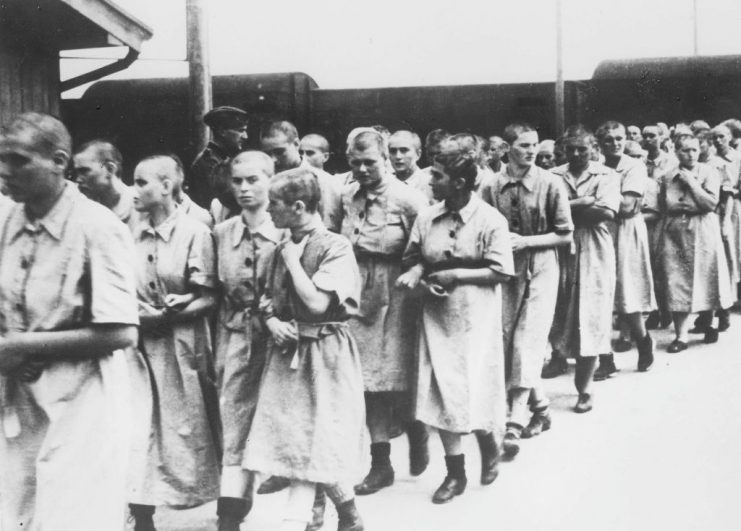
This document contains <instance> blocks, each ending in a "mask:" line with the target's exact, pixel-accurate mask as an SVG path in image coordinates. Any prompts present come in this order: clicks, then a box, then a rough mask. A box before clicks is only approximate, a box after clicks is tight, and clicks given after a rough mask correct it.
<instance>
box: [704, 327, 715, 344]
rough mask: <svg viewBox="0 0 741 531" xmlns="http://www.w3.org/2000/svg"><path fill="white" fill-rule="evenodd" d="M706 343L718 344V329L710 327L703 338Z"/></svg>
mask: <svg viewBox="0 0 741 531" xmlns="http://www.w3.org/2000/svg"><path fill="white" fill-rule="evenodd" d="M703 342H704V343H717V342H718V329H717V328H713V327H710V328H708V329H707V330H706V331H705V337H704V338H703Z"/></svg>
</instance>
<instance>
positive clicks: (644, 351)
mask: <svg viewBox="0 0 741 531" xmlns="http://www.w3.org/2000/svg"><path fill="white" fill-rule="evenodd" d="M653 364H654V340H653V339H652V338H651V335H650V334H649V333H648V332H646V336H645V337H644V338H643V339H639V340H638V370H639V371H640V372H646V371H647V370H649V369H650V368H651V365H653Z"/></svg>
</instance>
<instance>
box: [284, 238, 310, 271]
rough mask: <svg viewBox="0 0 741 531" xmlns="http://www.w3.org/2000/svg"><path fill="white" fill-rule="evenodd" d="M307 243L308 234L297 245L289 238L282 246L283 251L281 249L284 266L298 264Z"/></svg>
mask: <svg viewBox="0 0 741 531" xmlns="http://www.w3.org/2000/svg"><path fill="white" fill-rule="evenodd" d="M307 241H309V235H308V234H307V235H306V236H304V237H303V238H302V239H301V241H300V242H298V243H295V242H294V241H293V240H292V239H290V238H289V240H288V241H287V242H286V243H285V244H284V245H283V249H281V255H282V256H283V260H284V261H285V263H286V265H289V264H296V263H300V260H301V255H303V254H304V249H305V248H306V242H307Z"/></svg>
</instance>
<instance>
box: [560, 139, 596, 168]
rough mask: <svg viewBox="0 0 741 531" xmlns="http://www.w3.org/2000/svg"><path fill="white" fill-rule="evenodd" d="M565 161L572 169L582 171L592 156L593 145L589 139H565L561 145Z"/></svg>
mask: <svg viewBox="0 0 741 531" xmlns="http://www.w3.org/2000/svg"><path fill="white" fill-rule="evenodd" d="M563 150H564V153H565V154H566V160H567V161H568V163H569V166H571V167H573V168H574V169H579V170H581V169H584V168H586V167H587V166H588V165H589V161H590V160H592V157H593V155H594V145H593V141H592V138H590V137H584V136H582V137H576V138H567V139H566V140H565V142H564V145H563Z"/></svg>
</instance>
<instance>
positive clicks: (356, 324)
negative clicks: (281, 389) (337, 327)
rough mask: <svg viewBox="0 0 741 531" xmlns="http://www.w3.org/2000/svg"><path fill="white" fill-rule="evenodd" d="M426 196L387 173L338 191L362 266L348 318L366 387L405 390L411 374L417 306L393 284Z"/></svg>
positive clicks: (344, 220)
mask: <svg viewBox="0 0 741 531" xmlns="http://www.w3.org/2000/svg"><path fill="white" fill-rule="evenodd" d="M425 204H426V200H425V197H424V196H423V195H422V194H421V193H420V192H418V191H417V190H415V189H414V188H411V187H409V186H407V185H406V184H404V183H402V182H400V181H399V180H398V179H396V178H394V177H393V176H390V175H385V176H384V177H383V179H382V181H381V182H380V183H379V185H378V186H377V187H376V188H374V189H373V190H372V191H367V190H365V189H363V188H361V187H360V185H359V184H358V183H357V182H356V181H353V182H352V183H350V184H348V185H347V186H345V188H344V190H343V193H342V235H343V236H345V237H347V238H348V239H349V240H350V243H352V245H353V251H354V252H355V258H356V259H357V261H358V267H359V269H360V278H361V282H362V291H361V293H360V308H359V309H358V312H357V314H356V315H354V316H353V318H352V319H350V329H351V330H352V334H353V336H354V337H355V339H356V341H357V342H358V348H359V349H360V360H361V366H362V368H363V381H364V383H365V390H366V391H368V392H379V391H408V390H409V389H410V388H411V383H412V382H411V379H412V378H413V375H414V366H413V364H414V353H415V341H416V323H417V315H418V313H419V307H418V304H417V301H416V300H415V299H414V298H413V297H411V296H410V295H409V294H408V293H407V292H405V291H402V290H399V289H397V288H395V287H394V284H395V283H396V279H397V278H398V277H399V274H400V273H401V256H402V253H403V252H404V248H405V247H406V244H407V240H408V239H409V234H410V233H411V230H412V225H413V224H414V220H415V219H416V218H417V213H418V212H419V210H420V209H421V208H423V207H424V206H425Z"/></svg>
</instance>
